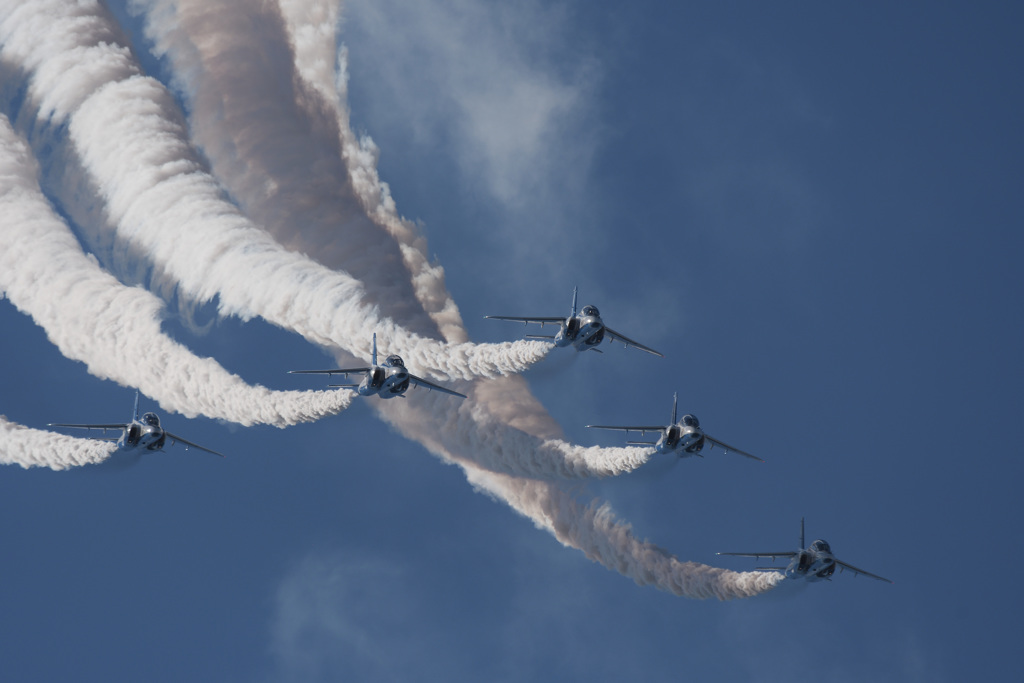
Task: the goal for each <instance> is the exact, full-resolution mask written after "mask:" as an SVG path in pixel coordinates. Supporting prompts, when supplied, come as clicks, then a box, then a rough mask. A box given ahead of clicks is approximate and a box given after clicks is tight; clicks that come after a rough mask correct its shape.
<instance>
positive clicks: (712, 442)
mask: <svg viewBox="0 0 1024 683" xmlns="http://www.w3.org/2000/svg"><path fill="white" fill-rule="evenodd" d="M678 400H679V399H678V394H673V395H672V422H670V423H669V424H668V426H661V425H653V426H636V427H633V426H629V427H617V426H610V425H587V427H590V428H591V429H611V430H615V431H620V432H626V433H627V434H628V433H629V432H640V435H641V436H644V435H645V434H646V433H647V432H661V437H660V438H659V439H658V440H657V441H627V442H626V443H628V444H629V445H631V446H654V450H655V451H656V452H657V453H675V454H676V455H678V456H679V457H680V458H685V457H688V456H691V455H698V456H701V457H703V455H702V454H701V451H702V450H704V445H705V444H708V445H709V449H708V450H710V449H711V448H714V447H715V446H719V447H721V448H724V449H725V452H726V453H728V452H729V451H733V452H735V453H739V454H740V455H743V456H746V457H748V458H751V459H752V460H760V461H761V462H764V460H761V458H759V457H757V456H756V455H751V454H750V453H747V452H746V451H741V450H740V449H738V448H733V447H732V446H730V445H729V444H727V443H725V442H723V441H719V440H718V439H716V438H714V437H713V436H711V435H709V434H705V433H704V430H703V429H701V428H700V421H699V420H698V419H697V417H696V416H695V415H689V414H688V415H683V418H682V419H681V420H677V419H676V406H677V405H678Z"/></svg>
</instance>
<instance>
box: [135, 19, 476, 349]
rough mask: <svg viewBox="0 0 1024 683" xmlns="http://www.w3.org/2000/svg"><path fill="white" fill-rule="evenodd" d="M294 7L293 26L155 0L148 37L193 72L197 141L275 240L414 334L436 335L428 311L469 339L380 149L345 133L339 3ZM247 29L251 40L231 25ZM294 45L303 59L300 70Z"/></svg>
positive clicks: (449, 331) (445, 330)
mask: <svg viewBox="0 0 1024 683" xmlns="http://www.w3.org/2000/svg"><path fill="white" fill-rule="evenodd" d="M287 8H288V9H289V10H290V11H289V12H286V13H284V14H285V15H286V16H287V19H288V21H287V30H286V25H285V23H286V22H285V21H284V19H282V13H281V12H279V11H278V10H277V8H276V7H275V6H274V5H273V4H271V3H260V4H257V3H249V4H243V5H239V4H238V3H234V2H219V1H218V0H202V1H200V2H191V1H186V2H180V3H176V4H172V3H168V2H166V0H159V1H156V2H152V3H150V14H149V16H150V18H151V21H149V22H148V24H147V33H148V35H149V36H150V38H151V39H153V40H154V42H155V43H156V49H157V52H158V53H159V54H161V55H166V56H168V57H169V58H170V59H171V60H172V62H173V63H174V64H175V66H176V72H177V73H183V74H187V76H186V77H184V78H179V79H178V85H179V87H180V88H181V89H182V90H183V92H184V93H185V95H186V97H187V98H188V109H189V111H190V121H191V132H192V136H193V139H194V140H195V141H196V142H197V143H198V145H199V146H200V147H201V148H202V149H203V151H204V153H205V155H206V157H207V158H208V159H209V160H210V162H211V164H212V168H213V172H214V174H215V175H216V176H217V178H218V179H219V180H221V181H222V182H223V183H225V184H226V186H227V187H228V189H229V191H230V192H231V194H232V196H233V197H234V198H235V199H237V200H238V201H239V203H240V204H241V206H242V208H243V209H244V210H245V211H246V212H247V213H248V214H250V215H258V216H260V223H261V227H263V228H265V229H267V230H268V231H269V232H270V233H271V234H273V235H274V236H275V238H276V239H278V241H280V242H282V243H283V244H285V245H286V246H289V245H294V244H295V243H296V238H297V236H301V243H302V250H303V251H304V252H305V253H307V254H309V255H310V256H311V257H313V258H314V259H316V260H318V261H320V262H321V263H324V264H325V265H328V266H330V267H332V268H338V269H341V270H344V271H346V272H348V273H350V274H351V275H353V276H354V277H356V278H357V279H358V280H360V281H361V282H363V283H365V285H366V288H367V291H368V293H370V295H371V296H374V299H373V300H374V301H375V302H377V303H378V304H380V305H381V306H383V307H385V308H384V312H385V313H386V314H388V315H389V316H391V317H396V319H401V320H402V321H403V324H404V326H405V327H407V328H409V329H411V330H414V331H418V332H420V333H422V334H429V332H430V329H431V328H434V326H435V325H433V324H431V325H429V327H428V326H426V325H424V324H423V322H418V321H417V318H418V317H422V315H423V313H424V312H427V313H429V315H430V317H431V319H432V320H433V322H434V323H435V324H436V326H437V327H439V328H440V329H441V331H442V334H443V336H445V338H446V339H449V340H452V341H459V342H461V341H465V340H466V336H465V330H463V328H462V322H461V318H460V316H459V313H458V308H457V306H456V305H455V302H454V301H453V300H452V299H451V297H450V296H449V295H448V293H447V291H446V290H445V286H444V270H443V269H442V268H441V267H440V266H436V265H431V264H430V263H428V262H427V260H426V258H425V257H424V254H425V253H426V244H425V241H424V240H423V238H422V236H421V235H419V234H418V232H417V231H416V229H415V227H414V226H413V225H412V224H411V223H409V222H408V221H404V220H402V219H401V218H400V217H399V216H398V215H397V212H396V211H395V206H394V202H393V201H392V200H391V198H390V196H389V193H388V189H387V187H386V186H384V185H383V184H382V183H380V181H379V178H377V176H376V168H375V161H376V155H375V148H373V147H372V143H369V142H368V141H365V142H364V143H363V144H360V143H359V142H358V141H357V140H356V139H355V136H354V135H352V133H351V131H350V130H349V128H348V116H347V113H346V112H344V110H343V109H342V108H341V106H340V102H339V99H338V96H337V93H336V91H335V84H334V83H333V82H332V79H333V73H334V69H333V65H334V57H335V54H336V52H337V48H336V45H335V32H334V25H335V23H336V21H337V6H336V5H332V4H326V3H324V4H317V5H311V4H302V3H294V2H293V3H288V4H287ZM240 23H241V24H244V25H245V26H246V27H247V30H246V31H245V32H244V33H243V32H239V31H237V30H234V29H235V27H236V26H237V25H239V24H240ZM254 35H255V36H257V37H258V38H257V40H253V36H254ZM289 39H291V40H289ZM296 41H298V42H296ZM293 50H294V55H295V59H296V60H301V63H300V64H297V66H296V68H294V69H293V68H292V61H293V60H292V53H293ZM396 242H397V244H396ZM398 272H401V276H400V277H399V276H398ZM410 282H411V284H412V289H411V290H409V289H408V288H409V286H410ZM412 294H415V298H414V297H413V296H410V295H412ZM417 300H418V302H419V304H420V307H419V308H414V307H412V306H411V304H412V303H413V302H415V301H417ZM397 301H402V302H409V305H405V306H404V308H398V307H397V305H396V303H395V302H397ZM424 322H425V321H424ZM453 335H454V336H455V337H457V338H456V339H452V336H453Z"/></svg>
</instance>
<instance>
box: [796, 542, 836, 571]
mask: <svg viewBox="0 0 1024 683" xmlns="http://www.w3.org/2000/svg"><path fill="white" fill-rule="evenodd" d="M835 571H836V558H835V556H834V555H832V548H831V547H830V546H829V544H828V542H827V541H822V540H818V541H815V542H814V543H812V544H811V545H809V546H808V547H807V548H805V549H803V550H801V551H799V552H798V553H797V554H796V555H795V556H794V557H793V559H792V560H790V562H789V566H788V567H786V578H787V579H806V580H807V581H825V580H828V579H830V578H831V577H832V574H834V573H835Z"/></svg>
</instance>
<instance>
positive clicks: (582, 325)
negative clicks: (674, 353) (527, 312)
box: [484, 287, 664, 358]
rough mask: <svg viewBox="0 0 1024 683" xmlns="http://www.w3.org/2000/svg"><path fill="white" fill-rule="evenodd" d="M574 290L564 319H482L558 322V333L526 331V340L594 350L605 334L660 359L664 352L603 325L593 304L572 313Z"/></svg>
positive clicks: (573, 309)
mask: <svg viewBox="0 0 1024 683" xmlns="http://www.w3.org/2000/svg"><path fill="white" fill-rule="evenodd" d="M576 290H577V288H575V287H574V288H573V290H572V313H570V314H569V317H567V318H519V317H513V316H507V315H485V316H484V317H485V318H490V319H492V320H511V321H513V322H520V323H523V324H527V323H540V326H541V327H542V328H543V327H544V326H545V325H548V324H553V325H559V326H560V327H561V329H559V330H558V334H555V335H545V334H528V335H526V337H527V338H528V339H550V340H552V341H553V342H554V344H555V346H570V345H571V346H575V347H576V350H577V351H588V350H589V351H598V352H600V349H598V348H597V345H598V344H600V343H601V342H602V341H603V340H604V338H605V335H607V336H608V337H610V338H611V339H612V340H614V341H618V342H622V343H623V344H625V345H626V346H632V347H633V348H634V349H640V350H641V351H646V352H647V353H652V354H654V355H655V356H661V357H662V358H664V354H661V353H658V352H657V351H655V350H654V349H652V348H649V347H647V346H644V345H643V344H640V343H637V342H635V341H633V340H632V339H630V338H629V337H625V336H623V335H621V334H619V333H618V332H616V331H615V330H613V329H612V328H610V327H607V326H606V325H605V324H604V321H603V320H601V314H600V313H599V312H598V310H597V307H596V306H584V307H583V310H581V311H580V312H579V313H578V314H577V313H576Z"/></svg>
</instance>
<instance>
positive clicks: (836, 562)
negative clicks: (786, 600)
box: [718, 519, 894, 583]
mask: <svg viewBox="0 0 1024 683" xmlns="http://www.w3.org/2000/svg"><path fill="white" fill-rule="evenodd" d="M718 554H719V555H734V556H737V557H754V558H762V557H770V558H772V561H774V560H775V558H776V557H790V558H792V559H791V560H790V561H789V565H788V566H787V567H786V568H785V569H783V568H781V567H756V568H755V569H756V571H761V572H782V573H783V574H785V576H786V578H787V579H804V580H806V581H829V580H831V579H832V574H834V573H835V571H836V567H839V571H840V572H842V571H843V570H844V569H847V570H849V571H851V572H853V573H854V575H855V576H856V575H857V574H863V575H864V576H870V577H871V578H872V579H878V580H879V581H885V582H886V583H894V582H893V581H890V580H889V579H886V578H883V577H881V576H879V575H878V574H872V573H871V572H866V571H864V570H863V569H858V568H857V567H854V566H853V565H852V564H848V563H846V562H843V561H842V560H840V559H839V558H837V557H836V556H835V555H833V554H832V547H831V546H829V544H828V541H823V540H820V539H819V540H817V541H815V542H814V543H811V544H810V545H805V544H804V520H803V519H801V520H800V550H786V551H780V552H764V553H718Z"/></svg>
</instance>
